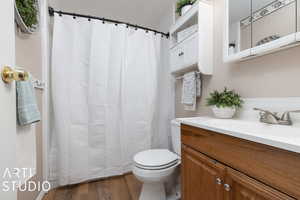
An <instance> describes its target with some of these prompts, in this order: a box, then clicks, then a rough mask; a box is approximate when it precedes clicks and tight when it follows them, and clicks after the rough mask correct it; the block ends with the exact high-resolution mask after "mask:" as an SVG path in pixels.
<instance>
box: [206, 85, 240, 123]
mask: <svg viewBox="0 0 300 200" xmlns="http://www.w3.org/2000/svg"><path fill="white" fill-rule="evenodd" d="M243 103H244V101H243V100H242V99H241V96H240V95H239V94H237V93H235V92H234V91H233V90H228V89H227V88H225V89H224V90H223V91H222V92H219V91H214V92H212V93H210V97H209V98H207V105H208V106H213V107H212V110H213V113H214V115H215V116H216V117H217V118H221V119H231V118H233V116H234V115H235V113H236V111H237V109H238V108H241V107H242V105H243Z"/></svg>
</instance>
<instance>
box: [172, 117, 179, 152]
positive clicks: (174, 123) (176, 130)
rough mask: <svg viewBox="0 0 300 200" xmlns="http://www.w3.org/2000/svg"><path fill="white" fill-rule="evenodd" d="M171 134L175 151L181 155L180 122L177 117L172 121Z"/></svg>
mask: <svg viewBox="0 0 300 200" xmlns="http://www.w3.org/2000/svg"><path fill="white" fill-rule="evenodd" d="M171 135H172V136H171V137H172V146H173V151H174V153H176V154H178V155H181V139H180V122H179V121H177V120H175V119H174V120H172V121H171Z"/></svg>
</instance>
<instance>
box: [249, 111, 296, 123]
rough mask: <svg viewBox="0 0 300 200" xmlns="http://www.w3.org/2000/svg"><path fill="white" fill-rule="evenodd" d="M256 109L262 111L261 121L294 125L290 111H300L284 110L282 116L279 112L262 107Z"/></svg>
mask: <svg viewBox="0 0 300 200" xmlns="http://www.w3.org/2000/svg"><path fill="white" fill-rule="evenodd" d="M254 110H258V111H260V113H259V115H260V122H262V123H267V124H278V125H286V126H291V125H293V122H292V119H291V115H290V113H300V110H295V111H287V112H284V113H283V114H282V115H281V116H278V113H273V112H270V111H268V110H263V109H260V108H254Z"/></svg>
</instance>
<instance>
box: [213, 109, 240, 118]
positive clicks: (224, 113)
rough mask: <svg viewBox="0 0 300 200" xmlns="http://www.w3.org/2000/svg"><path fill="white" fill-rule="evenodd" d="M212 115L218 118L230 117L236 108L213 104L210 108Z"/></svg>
mask: <svg viewBox="0 0 300 200" xmlns="http://www.w3.org/2000/svg"><path fill="white" fill-rule="evenodd" d="M212 110H213V112H214V115H215V116H216V117H217V118H220V119H231V118H233V116H234V115H235V113H236V108H234V107H225V108H223V107H220V108H218V107H217V106H214V107H213V108H212Z"/></svg>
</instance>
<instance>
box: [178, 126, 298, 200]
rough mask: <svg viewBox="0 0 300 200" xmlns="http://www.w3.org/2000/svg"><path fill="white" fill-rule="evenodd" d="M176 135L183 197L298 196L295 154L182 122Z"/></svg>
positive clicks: (265, 199) (278, 199)
mask: <svg viewBox="0 0 300 200" xmlns="http://www.w3.org/2000/svg"><path fill="white" fill-rule="evenodd" d="M181 135H182V139H181V140H182V196H183V200H295V199H299V200H300V187H298V186H299V184H300V179H299V178H300V167H299V166H300V155H298V154H294V153H292V152H287V151H282V150H280V149H276V148H273V147H272V148H271V149H269V146H266V145H261V144H256V143H252V142H250V143H248V142H249V141H246V140H241V139H238V138H233V137H231V136H227V135H223V134H220V133H214V132H211V131H207V130H202V129H199V128H195V127H191V126H186V125H182V130H181ZM219 136H221V140H220V138H219ZM223 137H225V138H226V139H228V140H226V139H225V138H223ZM214 142H215V143H214ZM232 142H234V143H235V142H236V146H237V147H238V148H239V149H237V148H236V147H234V144H233V143H232ZM221 143H222V145H221V146H220V144H221ZM199 145H201V146H199ZM220 147H222V148H221V149H218V148H220ZM241 147H242V148H241ZM245 147H247V148H245ZM223 148H224V149H223ZM277 150H278V152H276V151H277ZM270 151H271V152H272V156H271V157H272V158H273V159H272V161H270V159H269V157H268V153H270ZM227 153H229V154H228V155H227ZM284 153H286V154H285V155H284V158H285V159H286V160H285V161H284V159H283V160H282V158H283V155H282V154H284ZM259 154H260V155H259ZM238 155H239V156H241V157H238ZM228 156H231V157H228ZM244 156H246V157H244ZM276 156H277V157H276ZM263 158H265V159H263ZM277 159H278V160H277ZM226 161H227V162H226ZM241 162H243V163H241ZM260 162H263V163H262V164H259V163H260ZM281 162H283V163H281ZM284 162H285V163H284ZM251 163H252V164H251ZM244 164H245V165H244ZM290 164H292V166H290ZM247 166H248V167H247ZM294 167H299V168H296V169H294ZM277 170H281V171H277ZM253 172H256V173H253ZM297 172H298V174H297ZM263 173H264V177H263V178H262V177H261V176H260V175H261V174H263ZM281 178H282V179H281ZM270 183H273V184H270Z"/></svg>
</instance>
